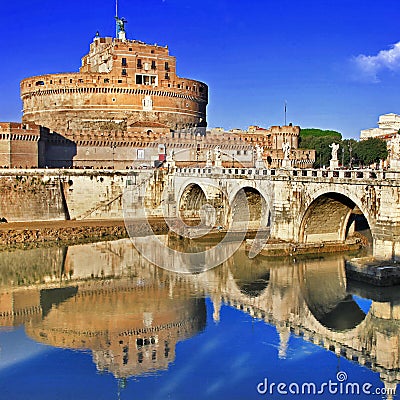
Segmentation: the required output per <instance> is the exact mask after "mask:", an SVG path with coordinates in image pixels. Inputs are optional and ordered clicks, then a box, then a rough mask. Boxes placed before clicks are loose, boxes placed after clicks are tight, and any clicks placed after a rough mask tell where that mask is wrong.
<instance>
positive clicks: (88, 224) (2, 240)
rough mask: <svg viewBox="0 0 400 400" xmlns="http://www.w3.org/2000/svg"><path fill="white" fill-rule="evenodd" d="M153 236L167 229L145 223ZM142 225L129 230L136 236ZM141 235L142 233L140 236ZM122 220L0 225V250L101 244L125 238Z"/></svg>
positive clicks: (155, 220)
mask: <svg viewBox="0 0 400 400" xmlns="http://www.w3.org/2000/svg"><path fill="white" fill-rule="evenodd" d="M148 223H149V224H150V226H151V227H152V229H153V231H154V232H155V233H156V234H161V233H166V232H167V225H166V223H165V221H164V220H163V219H161V218H153V219H151V220H149V221H148ZM142 226H143V222H142V221H137V222H135V223H134V224H132V225H130V227H129V229H130V231H131V232H132V231H133V230H134V231H135V232H137V234H138V235H140V231H141V229H142ZM144 233H145V232H144ZM128 236H129V235H128V232H127V229H126V226H125V221H124V220H79V221H77V220H69V221H64V220H60V221H35V222H12V223H3V224H0V250H5V249H9V248H33V247H43V246H54V245H59V246H68V245H71V244H77V243H90V242H97V241H103V240H115V239H123V238H127V237H128Z"/></svg>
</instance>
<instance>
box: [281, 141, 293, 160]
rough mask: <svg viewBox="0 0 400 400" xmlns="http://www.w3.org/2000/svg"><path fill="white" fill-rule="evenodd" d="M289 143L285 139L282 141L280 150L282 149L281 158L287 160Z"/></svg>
mask: <svg viewBox="0 0 400 400" xmlns="http://www.w3.org/2000/svg"><path fill="white" fill-rule="evenodd" d="M290 149H291V147H290V143H289V142H287V141H284V142H283V143H282V151H283V159H284V160H289V158H290Z"/></svg>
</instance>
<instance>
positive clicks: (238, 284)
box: [0, 239, 400, 387]
mask: <svg viewBox="0 0 400 400" xmlns="http://www.w3.org/2000/svg"><path fill="white" fill-rule="evenodd" d="M41 252H42V253H41ZM175 261H176V260H175ZM29 262H31V263H32V264H31V265H32V266H33V267H32V268H29ZM11 266H12V267H11ZM0 268H1V269H0V276H1V280H0V282H1V287H0V325H3V326H16V325H20V324H24V325H25V329H26V332H27V334H28V335H29V336H30V337H31V338H33V339H34V340H36V341H37V342H41V343H45V344H48V345H51V346H54V347H60V348H71V349H90V350H91V352H92V354H93V361H94V362H95V364H96V366H97V368H98V370H99V371H109V372H111V373H112V374H113V375H114V376H115V377H118V378H127V377H130V376H140V375H142V374H145V373H148V372H152V371H153V372H154V371H157V370H166V369H168V368H169V366H170V365H171V363H172V362H173V361H174V360H175V359H176V354H175V348H176V344H177V343H178V342H179V341H183V340H186V339H188V338H192V337H194V336H196V335H198V334H199V333H200V332H202V331H203V330H204V329H205V327H206V304H205V298H207V297H208V298H210V299H211V300H212V302H213V307H214V310H213V319H214V321H218V320H219V319H220V308H221V305H222V304H228V305H230V306H232V307H235V308H237V309H239V310H242V311H243V312H244V313H248V314H250V315H251V316H253V317H254V318H257V319H260V320H264V321H265V322H266V323H267V324H270V325H273V326H275V327H276V329H277V331H278V334H279V338H280V345H279V349H278V356H279V358H281V359H284V358H285V357H286V354H287V350H288V346H289V338H290V336H291V335H292V334H294V335H296V336H302V337H303V339H304V340H305V341H308V342H312V343H314V344H315V345H317V346H321V347H324V348H326V349H328V350H330V351H332V352H334V353H335V354H338V355H341V356H342V357H346V358H347V359H349V360H353V361H355V362H358V363H359V364H361V365H365V366H366V367H367V368H369V369H371V370H373V371H377V372H379V373H380V377H381V379H382V380H383V381H384V382H385V385H386V386H387V387H391V386H395V385H396V384H397V382H398V381H399V377H398V372H397V371H398V370H399V355H400V352H399V345H398V338H399V333H400V324H399V318H400V301H399V297H396V293H395V294H394V295H390V296H386V298H383V297H382V296H381V295H378V294H377V293H373V292H368V290H367V291H366V289H365V286H364V287H363V286H362V285H354V284H353V285H352V286H351V287H350V285H349V282H347V280H346V276H345V269H344V259H343V257H341V256H335V257H326V258H315V259H303V260H297V261H292V260H289V261H282V260H280V261H276V260H270V259H266V258H263V257H260V256H259V257H255V258H253V259H249V258H248V257H247V255H246V254H245V252H244V251H243V250H240V251H238V252H237V253H236V254H235V255H234V256H232V257H231V258H229V259H228V260H227V261H226V262H224V263H223V264H222V265H220V266H219V267H217V268H214V269H212V270H209V271H206V272H203V273H197V274H184V275H180V274H176V273H173V272H169V271H166V270H162V269H159V268H157V267H155V266H153V265H152V264H150V263H149V262H147V261H146V260H144V259H143V258H142V257H140V256H139V255H138V253H137V252H136V250H135V249H134V247H133V246H132V244H131V243H130V241H129V240H128V239H124V240H118V241H114V242H102V243H95V244H86V245H78V246H71V247H69V248H68V249H58V248H57V249H41V250H39V249H36V250H33V251H26V252H24V253H21V252H20V251H15V252H4V253H1V254H0ZM3 272H4V274H3ZM33 283H34V284H33ZM353 294H356V295H358V296H361V297H370V298H371V299H372V304H371V306H370V309H369V311H368V312H364V311H363V310H362V309H361V308H360V307H359V305H358V304H357V302H356V301H355V298H354V297H353ZM365 311H366V310H365Z"/></svg>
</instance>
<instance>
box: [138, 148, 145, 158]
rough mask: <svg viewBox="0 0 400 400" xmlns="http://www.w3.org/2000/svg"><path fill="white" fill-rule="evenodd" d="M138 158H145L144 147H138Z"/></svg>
mask: <svg viewBox="0 0 400 400" xmlns="http://www.w3.org/2000/svg"><path fill="white" fill-rule="evenodd" d="M136 157H137V159H138V160H144V149H137V156H136Z"/></svg>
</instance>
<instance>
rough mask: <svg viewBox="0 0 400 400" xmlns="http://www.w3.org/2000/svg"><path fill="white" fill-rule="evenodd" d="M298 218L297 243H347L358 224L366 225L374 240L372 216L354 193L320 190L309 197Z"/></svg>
mask: <svg viewBox="0 0 400 400" xmlns="http://www.w3.org/2000/svg"><path fill="white" fill-rule="evenodd" d="M303 210H304V211H303V213H301V214H300V216H299V231H298V241H299V242H301V243H312V242H319V241H344V240H345V239H346V238H347V237H348V236H349V235H350V234H351V233H354V229H355V226H356V221H357V224H361V225H365V229H370V231H371V235H372V237H374V224H373V220H372V218H371V216H370V215H369V213H368V212H367V211H366V210H365V208H364V207H363V206H362V204H361V202H360V201H359V199H358V196H355V195H354V194H352V193H348V192H347V191H344V190H340V189H338V188H335V189H334V190H331V191H329V190H321V191H317V192H315V193H314V194H313V195H312V196H310V199H309V201H308V202H307V203H306V204H305V207H304V209H303Z"/></svg>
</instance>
